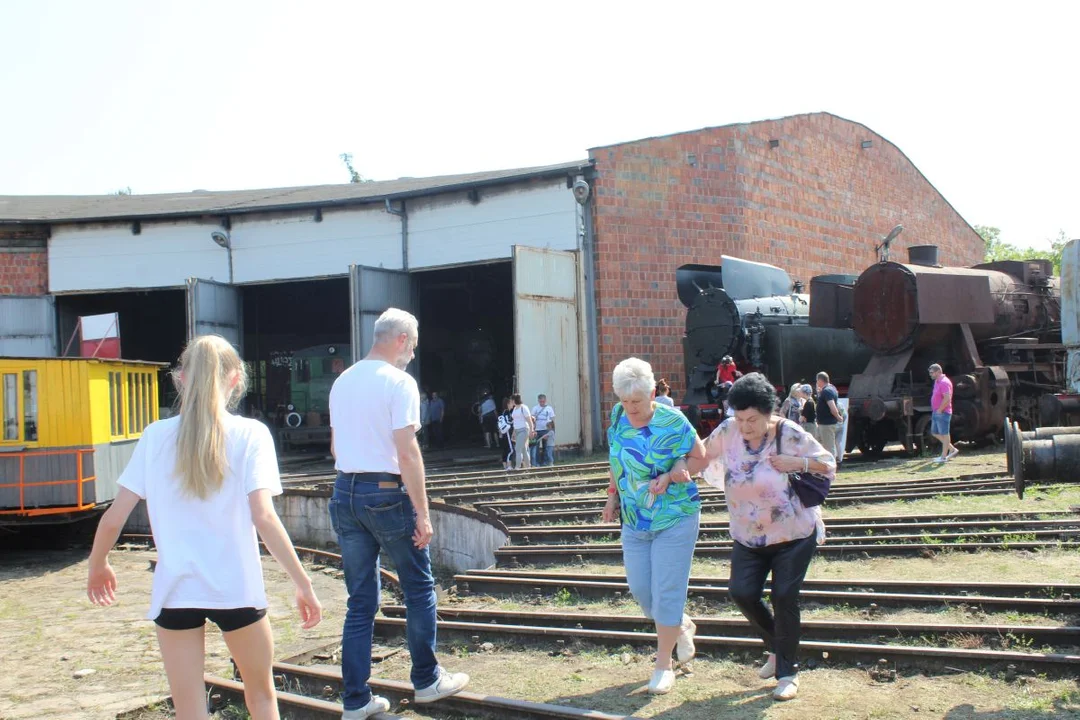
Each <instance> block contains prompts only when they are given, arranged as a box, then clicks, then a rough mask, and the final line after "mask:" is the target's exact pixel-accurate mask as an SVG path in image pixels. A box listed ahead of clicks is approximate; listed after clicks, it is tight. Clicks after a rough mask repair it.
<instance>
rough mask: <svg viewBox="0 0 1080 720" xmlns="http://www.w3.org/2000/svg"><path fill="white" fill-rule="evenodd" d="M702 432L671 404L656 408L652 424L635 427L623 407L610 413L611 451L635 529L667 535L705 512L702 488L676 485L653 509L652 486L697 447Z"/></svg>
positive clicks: (626, 519)
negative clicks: (666, 532) (674, 528)
mask: <svg viewBox="0 0 1080 720" xmlns="http://www.w3.org/2000/svg"><path fill="white" fill-rule="evenodd" d="M695 440H697V433H696V432H695V431H694V426H693V425H691V424H690V421H689V420H687V419H686V416H685V415H683V414H682V413H681V412H679V411H678V410H676V409H675V408H670V407H667V406H666V405H659V404H654V405H653V416H652V420H650V421H649V424H648V425H646V426H645V427H642V428H636V427H634V426H633V425H631V424H630V421H629V420H628V419H627V417H626V414H625V413H624V412H623V409H622V404H621V403H618V404H616V405H615V407H614V408H613V409H612V411H611V425H610V426H609V427H608V447H609V448H611V450H610V453H609V454H610V458H611V472H612V474H613V475H614V476H615V484H616V486H617V487H618V488H619V498H620V502H621V504H622V522H623V525H627V526H629V527H631V528H633V529H634V530H650V531H657V530H666V529H667V528H669V527H671V526H673V525H675V524H676V523H678V522H679V521H680V520H682V519H683V518H685V517H690V516H693V515H696V514H697V513H698V512H700V511H701V497H700V496H699V495H698V489H697V485H696V484H695V483H693V482H689V483H671V484H670V485H668V488H667V492H665V493H664V494H663V495H661V496H659V497H657V498H656V500H655V501H653V504H652V507H648V501H649V483H650V482H651V481H652V480H653V478H655V477H657V476H659V475H663V474H664V473H666V472H667V471H668V470H670V469H671V467H672V466H673V465H674V464H675V461H676V460H678V459H679V458H681V457H683V456H685V455H686V454H687V453H689V452H690V451H691V450H692V449H693V448H694V442H695Z"/></svg>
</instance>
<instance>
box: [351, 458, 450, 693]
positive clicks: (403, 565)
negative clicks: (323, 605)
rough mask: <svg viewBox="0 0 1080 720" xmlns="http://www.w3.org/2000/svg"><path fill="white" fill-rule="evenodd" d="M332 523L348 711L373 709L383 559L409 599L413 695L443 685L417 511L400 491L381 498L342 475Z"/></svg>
mask: <svg viewBox="0 0 1080 720" xmlns="http://www.w3.org/2000/svg"><path fill="white" fill-rule="evenodd" d="M330 522H331V523H332V524H333V527H334V532H336V533H337V536H338V544H339V545H340V546H341V559H342V564H343V565H344V567H345V586H346V588H348V590H349V604H348V611H347V612H346V613H345V627H344V629H343V630H342V633H341V674H342V677H343V679H344V681H345V692H344V693H343V695H342V700H343V702H344V704H345V709H346V710H356V709H358V708H362V707H364V706H365V705H367V704H368V702H370V701H371V688H370V686H368V680H369V679H370V678H371V636H372V634H373V632H374V629H375V613H376V612H377V611H378V609H379V590H380V582H379V551H380V549H381V550H382V551H383V552H384V553H385V554H386V555H387V556H388V557H389V558H390V560H391V561H392V562H393V563H394V569H395V570H396V571H397V574H398V579H399V580H400V581H401V589H402V591H403V592H404V594H405V608H406V613H407V614H406V621H407V622H406V625H407V628H406V635H407V639H408V644H409V654H410V655H411V656H412V675H411V678H410V679H411V680H412V683H413V687H415V688H417V689H419V688H425V687H428V686H429V685H431V684H432V683H434V682H435V681H436V680H437V679H438V661H437V660H436V659H435V603H436V600H435V579H434V578H433V577H432V576H431V558H430V556H429V555H428V551H427V548H425V549H423V550H417V549H416V545H414V544H413V538H412V535H413V531H414V530H415V529H416V510H415V509H413V506H412V502H411V501H410V500H409V496H408V495H406V494H405V493H404V492H403V490H401V489H396V490H380V489H379V486H378V483H374V482H361V481H359V480H358V479H354V478H353V476H352V475H350V474H348V473H345V474H342V473H338V477H337V481H336V482H335V483H334V495H333V497H332V498H331V499H330Z"/></svg>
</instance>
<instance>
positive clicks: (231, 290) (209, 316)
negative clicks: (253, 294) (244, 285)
mask: <svg viewBox="0 0 1080 720" xmlns="http://www.w3.org/2000/svg"><path fill="white" fill-rule="evenodd" d="M243 318H244V313H243V296H242V295H241V292H240V288H238V287H236V286H234V285H228V284H226V283H219V282H214V281H213V280H202V279H200V278H188V281H187V336H188V340H191V339H192V338H193V337H196V336H198V335H211V334H212V335H220V336H221V337H223V338H225V339H226V340H228V341H229V342H231V343H232V344H233V347H235V348H236V350H237V352H239V353H240V355H241V357H243V354H244V323H243Z"/></svg>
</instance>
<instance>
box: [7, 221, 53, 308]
mask: <svg viewBox="0 0 1080 720" xmlns="http://www.w3.org/2000/svg"><path fill="white" fill-rule="evenodd" d="M47 242H48V229H47V228H44V227H21V226H20V227H14V228H4V227H0V295H44V294H46V293H47V292H48V287H49V255H48V247H47Z"/></svg>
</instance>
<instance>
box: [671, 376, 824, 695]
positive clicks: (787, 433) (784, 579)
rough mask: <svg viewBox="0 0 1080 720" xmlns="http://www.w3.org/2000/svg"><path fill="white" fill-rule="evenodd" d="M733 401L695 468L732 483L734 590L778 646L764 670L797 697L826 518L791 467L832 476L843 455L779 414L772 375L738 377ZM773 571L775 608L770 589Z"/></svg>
mask: <svg viewBox="0 0 1080 720" xmlns="http://www.w3.org/2000/svg"><path fill="white" fill-rule="evenodd" d="M728 403H729V404H730V405H731V407H732V409H733V410H734V412H735V417H733V418H729V419H727V420H725V421H724V422H723V423H721V424H720V425H719V426H718V427H717V428H716V430H715V431H713V433H712V435H710V436H709V439H708V441H707V442H706V444H705V446H706V450H707V453H706V457H705V459H704V460H696V459H691V461H690V463H689V470H690V472H691V473H694V472H696V471H697V470H698V469H701V467H702V466H704V470H705V481H706V482H708V483H709V484H710V485H714V486H716V487H720V488H722V489H723V490H724V495H725V496H726V500H727V507H728V513H729V515H730V521H731V522H730V528H731V537H732V539H733V540H734V544H733V545H734V547H733V549H732V553H731V577H730V580H729V582H728V592H729V593H730V594H731V599H732V600H733V601H734V602H735V604H736V605H738V607H739V609H740V610H741V611H742V613H743V615H745V616H746V619H747V620H749V621H750V623H751V625H753V626H754V628H755V629H756V630H757V632H758V633H759V634H760V635H761V638H762V639H763V640H764V641H765V646H766V647H767V648H769V649H770V652H769V657H768V661H767V662H766V663H765V666H764V667H762V668H761V670H760V671H759V673H758V674H759V675H760V677H761V678H763V679H765V678H770V677H776V678H777V680H778V682H777V686H776V689H775V690H774V691H773V697H774V698H776V699H777V700H790V699H791V698H793V697H795V695H796V694H797V693H798V688H799V664H798V659H797V655H798V650H799V636H800V634H801V627H800V613H799V590H800V589H801V588H802V582H803V578H805V577H806V569H807V567H809V565H810V559H811V558H812V557H813V556H814V551H815V549H816V547H817V544H818V542H819V541H824V526H823V525H822V524H821V509H820V507H812V508H807V507H804V506H803V504H802V501H801V500H800V499H799V496H798V495H797V494H796V493H795V491H794V490H793V489H792V488H791V486H790V484H789V482H788V476H787V473H789V472H805V471H811V472H815V473H818V474H821V475H825V476H827V477H829V478H830V479H832V477H833V474H834V473H835V471H836V460H835V459H833V456H832V455H830V454H829V453H828V452H827V451H826V450H825V449H824V448H823V447H821V445H820V444H818V442H817V440H815V439H814V438H813V437H812V436H811V435H810V434H809V433H807V432H806V431H805V430H803V429H802V427H800V426H799V424H798V423H794V422H791V421H789V420H784V419H783V418H781V417H779V416H777V415H775V414H774V412H775V408H776V391H775V390H774V389H773V387H772V385H771V384H770V383H769V381H768V380H767V379H766V378H765V376H764V375H761V374H760V373H750V374H748V375H744V376H743V377H741V378H739V379H738V380H736V381H735V384H734V385H732V387H731V391H730V393H729V394H728ZM777 432H779V433H780V443H779V448H778V444H777V440H776V437H777ZM770 572H772V593H771V598H772V605H773V609H774V610H775V615H774V614H773V611H772V610H770V608H769V606H768V605H767V604H766V603H765V600H764V597H763V591H764V588H765V579H766V577H767V576H768V575H769V573H770Z"/></svg>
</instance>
